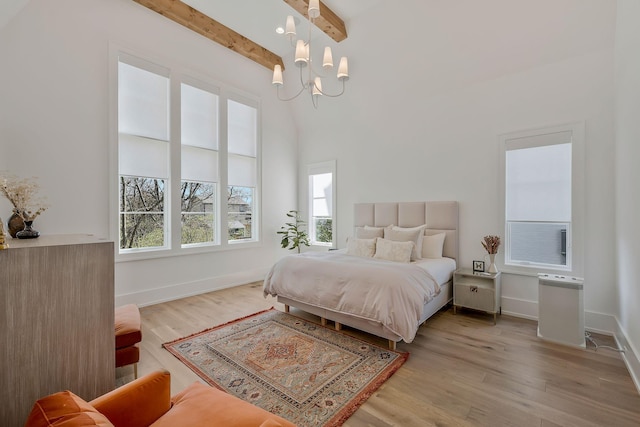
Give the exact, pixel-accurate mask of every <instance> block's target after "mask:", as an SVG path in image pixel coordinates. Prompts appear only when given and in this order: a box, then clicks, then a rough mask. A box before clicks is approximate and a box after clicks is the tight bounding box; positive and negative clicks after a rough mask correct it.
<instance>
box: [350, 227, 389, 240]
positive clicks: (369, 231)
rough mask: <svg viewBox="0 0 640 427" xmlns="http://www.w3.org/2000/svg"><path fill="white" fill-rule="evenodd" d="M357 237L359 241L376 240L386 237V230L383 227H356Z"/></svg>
mask: <svg viewBox="0 0 640 427" xmlns="http://www.w3.org/2000/svg"><path fill="white" fill-rule="evenodd" d="M356 237H357V238H358V239H375V238H376V237H384V228H382V227H368V226H365V227H356Z"/></svg>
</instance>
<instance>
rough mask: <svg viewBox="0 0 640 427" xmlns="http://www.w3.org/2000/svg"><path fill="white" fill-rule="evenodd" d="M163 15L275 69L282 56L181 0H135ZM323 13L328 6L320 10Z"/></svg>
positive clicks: (281, 63)
mask: <svg viewBox="0 0 640 427" xmlns="http://www.w3.org/2000/svg"><path fill="white" fill-rule="evenodd" d="M134 1H135V2H136V3H139V4H141V5H142V6H145V7H147V8H149V9H151V10H153V11H154V12H157V13H159V14H160V15H162V16H164V17H166V18H169V19H171V20H172V21H175V22H177V23H178V24H180V25H183V26H185V27H187V28H189V29H190V30H193V31H195V32H196V33H198V34H200V35H202V36H204V37H206V38H208V39H210V40H213V41H214V42H216V43H219V44H221V45H222V46H224V47H226V48H229V49H231V50H232V51H234V52H237V53H239V54H240V55H243V56H245V57H247V58H249V59H251V60H252V61H255V62H257V63H258V64H260V65H262V66H264V67H266V68H268V69H270V70H273V67H274V65H276V64H280V65H281V66H282V67H283V68H284V64H283V62H282V58H280V57H279V56H278V55H276V54H275V53H273V52H271V51H270V50H268V49H265V48H264V47H262V46H260V45H259V44H257V43H254V42H253V41H251V40H249V39H248V38H246V37H244V36H243V35H241V34H238V33H236V32H235V31H233V30H232V29H231V28H229V27H226V26H224V25H222V24H221V23H219V22H218V21H216V20H214V19H211V18H210V17H208V16H207V15H205V14H203V13H201V12H199V11H198V10H196V9H194V8H192V7H191V6H189V5H187V4H185V3H183V2H181V1H179V0H134ZM321 10H322V13H324V10H325V9H321Z"/></svg>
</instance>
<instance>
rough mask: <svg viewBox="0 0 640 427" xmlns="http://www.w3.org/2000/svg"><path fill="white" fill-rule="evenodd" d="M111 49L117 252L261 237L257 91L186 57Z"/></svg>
mask: <svg viewBox="0 0 640 427" xmlns="http://www.w3.org/2000/svg"><path fill="white" fill-rule="evenodd" d="M113 57H114V58H115V59H114V60H115V61H117V91H116V92H115V93H117V103H115V105H117V115H116V117H117V134H118V140H117V152H118V155H117V160H118V165H117V170H118V182H119V193H118V206H119V209H118V221H117V224H118V230H119V242H120V244H119V247H120V251H119V253H120V254H129V253H133V252H136V253H141V252H148V251H153V252H154V253H155V255H143V256H162V254H161V252H162V251H165V252H167V251H168V253H169V254H171V253H178V252H179V251H181V250H188V251H202V250H211V249H207V248H224V247H225V246H226V245H228V243H230V242H240V241H242V242H255V241H258V240H259V239H258V227H257V218H258V200H259V179H258V177H259V162H260V157H259V129H260V127H259V123H258V120H259V103H258V101H257V100H251V99H245V98H241V97H239V96H236V95H234V94H232V92H233V91H232V90H230V89H228V88H224V87H220V86H216V85H213V84H211V83H208V82H205V81H202V80H199V79H194V78H192V77H190V76H188V75H186V74H183V73H182V72H179V71H178V70H180V67H179V66H172V67H163V66H159V65H157V64H154V63H151V62H148V61H145V60H143V59H140V58H137V57H135V56H132V55H129V54H127V53H123V52H115V51H114V54H113ZM222 118H224V119H222ZM221 165H223V166H225V167H224V168H223V167H221ZM221 171H222V172H221ZM225 171H226V173H225ZM225 187H226V188H227V191H226V192H225V191H224V189H225ZM225 193H226V194H225ZM225 196H226V197H225ZM114 203H115V200H114ZM225 211H226V213H225ZM225 216H226V217H227V220H226V221H225V220H224V218H225ZM225 227H226V228H225ZM114 228H115V227H114ZM225 236H228V239H227V238H225ZM140 255H142V254H140ZM128 256H131V255H128Z"/></svg>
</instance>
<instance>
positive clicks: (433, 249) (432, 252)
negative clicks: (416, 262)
mask: <svg viewBox="0 0 640 427" xmlns="http://www.w3.org/2000/svg"><path fill="white" fill-rule="evenodd" d="M445 237H446V234H445V233H438V234H434V235H433V236H424V238H423V240H422V258H442V248H443V247H444V238H445Z"/></svg>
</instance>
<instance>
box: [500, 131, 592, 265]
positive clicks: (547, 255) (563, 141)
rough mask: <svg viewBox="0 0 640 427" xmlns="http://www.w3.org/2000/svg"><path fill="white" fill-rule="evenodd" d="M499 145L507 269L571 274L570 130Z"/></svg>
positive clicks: (534, 133)
mask: <svg viewBox="0 0 640 427" xmlns="http://www.w3.org/2000/svg"><path fill="white" fill-rule="evenodd" d="M503 141H504V171H505V175H504V190H505V193H504V194H505V234H506V239H505V240H506V241H505V258H504V259H505V265H513V266H525V267H526V266H529V267H536V268H543V269H544V268H546V269H558V270H571V269H572V257H573V244H572V243H573V241H574V239H573V237H574V230H573V225H574V221H573V219H574V216H575V213H574V201H575V199H576V198H575V197H574V191H575V190H574V189H575V186H576V182H575V177H576V174H575V172H576V171H575V170H574V158H575V156H574V131H573V130H572V129H570V128H567V127H564V128H562V127H561V128H553V129H548V130H539V131H532V132H528V133H527V132H525V133H524V134H519V135H511V136H506V137H505V138H504V140H503ZM578 169H580V168H578Z"/></svg>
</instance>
